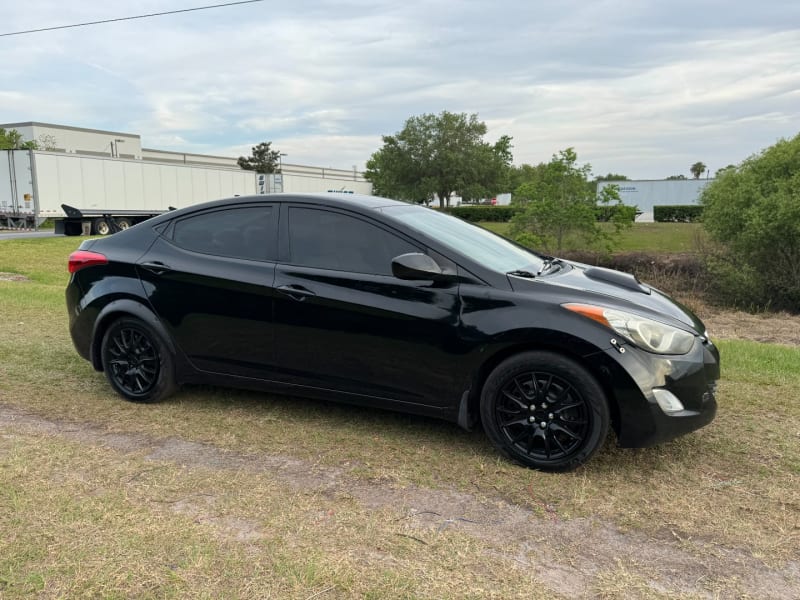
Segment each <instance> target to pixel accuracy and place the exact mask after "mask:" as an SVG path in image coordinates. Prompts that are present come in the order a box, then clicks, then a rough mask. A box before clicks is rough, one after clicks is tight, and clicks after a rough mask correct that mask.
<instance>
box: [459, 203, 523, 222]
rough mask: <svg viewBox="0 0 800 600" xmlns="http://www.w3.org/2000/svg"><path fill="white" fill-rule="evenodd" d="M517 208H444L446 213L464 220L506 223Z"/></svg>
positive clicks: (483, 206) (482, 206) (484, 206)
mask: <svg viewBox="0 0 800 600" xmlns="http://www.w3.org/2000/svg"><path fill="white" fill-rule="evenodd" d="M519 210H520V209H519V208H517V207H516V206H487V205H476V206H452V207H450V208H446V209H444V211H445V212H447V213H448V214H451V215H453V216H454V217H458V218H460V219H464V220H465V221H472V222H473V223H477V222H478V221H491V222H493V223H506V222H508V221H510V220H511V217H513V216H514V215H515V214H516V213H517V212H519Z"/></svg>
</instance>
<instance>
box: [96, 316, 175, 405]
mask: <svg viewBox="0 0 800 600" xmlns="http://www.w3.org/2000/svg"><path fill="white" fill-rule="evenodd" d="M100 355H101V357H102V362H103V370H104V371H105V374H106V378H107V379H108V382H109V383H110V384H111V387H113V388H114V390H115V391H116V392H117V393H118V394H120V395H121V396H122V397H123V398H125V399H126V400H130V401H132V402H157V401H158V400H162V399H163V398H166V397H167V396H169V395H170V394H172V393H173V392H174V391H175V389H176V387H177V386H176V384H175V369H174V363H173V359H172V354H171V353H170V351H169V349H168V348H167V346H166V344H165V343H164V341H163V340H162V339H161V336H159V335H158V334H157V333H156V332H155V331H154V330H153V328H152V327H150V326H149V325H147V324H145V323H144V322H143V321H141V320H139V319H136V318H134V317H122V318H120V319H117V320H116V321H114V322H113V323H112V324H111V326H110V327H109V328H108V329H107V330H106V332H105V334H104V335H103V341H102V345H101V347H100Z"/></svg>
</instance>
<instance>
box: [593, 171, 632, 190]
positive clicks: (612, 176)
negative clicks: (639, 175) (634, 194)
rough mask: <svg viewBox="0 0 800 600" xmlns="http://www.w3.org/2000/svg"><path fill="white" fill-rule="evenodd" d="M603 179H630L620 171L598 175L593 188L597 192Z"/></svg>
mask: <svg viewBox="0 0 800 600" xmlns="http://www.w3.org/2000/svg"><path fill="white" fill-rule="evenodd" d="M601 181H629V179H628V177H627V176H626V175H620V174H619V173H608V174H607V175H597V176H596V177H595V178H594V181H593V182H592V188H593V190H594V191H595V192H597V184H598V183H600V182H601Z"/></svg>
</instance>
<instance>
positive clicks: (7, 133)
mask: <svg viewBox="0 0 800 600" xmlns="http://www.w3.org/2000/svg"><path fill="white" fill-rule="evenodd" d="M37 149H38V145H37V144H36V142H35V141H33V140H28V141H23V139H22V134H21V133H20V132H19V131H17V130H16V129H8V130H6V129H3V128H2V127H0V150H37Z"/></svg>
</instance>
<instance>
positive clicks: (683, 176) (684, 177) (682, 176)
mask: <svg viewBox="0 0 800 600" xmlns="http://www.w3.org/2000/svg"><path fill="white" fill-rule="evenodd" d="M683 179H686V175H670V176H669V177H667V181H673V180H679V181H680V180H683Z"/></svg>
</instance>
